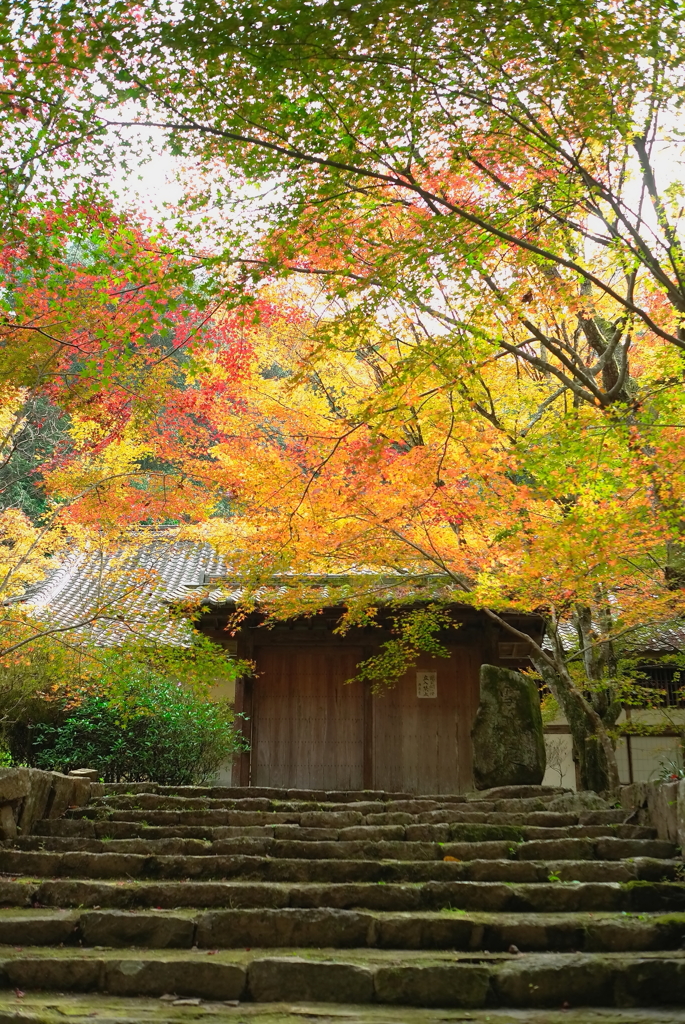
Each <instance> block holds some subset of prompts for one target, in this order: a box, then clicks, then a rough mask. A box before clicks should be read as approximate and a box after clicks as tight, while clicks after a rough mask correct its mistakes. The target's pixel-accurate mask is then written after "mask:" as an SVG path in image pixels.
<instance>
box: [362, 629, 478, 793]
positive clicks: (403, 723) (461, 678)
mask: <svg viewBox="0 0 685 1024" xmlns="http://www.w3.org/2000/svg"><path fill="white" fill-rule="evenodd" d="M450 649H451V655H452V656H451V657H450V658H449V659H443V658H440V659H436V658H430V657H428V656H422V657H421V658H420V659H419V662H418V664H417V667H416V668H415V669H412V670H411V671H409V672H408V673H407V674H406V675H405V676H404V677H403V678H402V679H401V680H400V681H399V682H398V683H397V685H396V686H395V687H393V688H392V689H390V690H387V691H386V692H385V693H384V694H382V695H379V696H376V697H374V699H373V786H374V788H375V789H386V790H394V791H395V792H409V793H459V792H464V791H466V790H468V789H472V788H473V780H472V755H471V724H472V721H473V717H474V715H475V713H476V709H477V707H478V700H479V683H478V665H479V662H478V658H477V652H476V651H474V650H471V649H469V648H466V647H454V648H450ZM422 670H426V671H429V672H436V673H437V696H436V697H419V696H417V678H416V676H417V671H422Z"/></svg>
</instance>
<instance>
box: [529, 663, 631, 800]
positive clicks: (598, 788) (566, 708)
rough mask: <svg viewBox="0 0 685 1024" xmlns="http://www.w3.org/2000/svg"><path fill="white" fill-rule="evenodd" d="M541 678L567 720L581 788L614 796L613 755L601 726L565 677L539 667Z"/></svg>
mask: <svg viewBox="0 0 685 1024" xmlns="http://www.w3.org/2000/svg"><path fill="white" fill-rule="evenodd" d="M536 668H537V669H538V671H539V672H540V674H541V675H542V677H543V679H544V680H545V683H546V684H547V686H548V687H549V688H550V690H551V691H552V693H553V694H554V697H555V698H556V700H557V701H558V702H559V705H560V707H561V709H562V711H563V712H564V715H565V716H566V720H567V721H568V724H569V728H570V730H571V737H572V739H573V752H574V758H575V759H576V760H577V762H578V768H579V772H580V788H581V789H592V790H594V791H595V792H596V793H609V794H612V795H613V794H615V793H617V792H618V788H619V785H620V781H619V777H618V765H617V763H616V752H615V751H614V747H613V744H612V742H611V740H610V738H609V735H608V733H607V731H606V729H605V728H604V723H603V722H602V719H601V718H600V717H599V715H598V714H597V712H596V711H595V709H594V708H593V707H592V706H591V705H590V704H589V703H588V701H586V700H585V698H584V697H583V695H582V693H580V691H579V690H577V689H576V687H575V686H574V685H573V683H572V681H571V680H570V679H566V678H564V676H565V673H563V674H562V673H561V672H558V671H557V672H555V671H553V670H552V669H550V667H549V666H548V665H544V664H538V665H536Z"/></svg>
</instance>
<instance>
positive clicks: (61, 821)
mask: <svg viewBox="0 0 685 1024" xmlns="http://www.w3.org/2000/svg"><path fill="white" fill-rule="evenodd" d="M45 837H63V838H68V837H73V838H83V839H175V838H178V839H204V840H207V841H209V842H214V841H215V840H217V839H239V838H243V837H245V838H255V837H264V838H274V839H302V840H307V841H318V840H322V841H325V842H331V841H337V840H340V839H362V838H365V839H370V840H373V841H381V840H388V839H390V840H409V841H415V842H435V843H444V842H448V841H449V840H450V839H456V840H459V839H462V840H463V841H465V842H468V841H479V840H480V841H487V840H497V839H501V840H511V841H515V842H518V841H519V840H521V839H525V840H533V839H565V838H569V839H576V838H579V839H585V838H591V839H595V838H602V837H607V838H610V837H614V838H619V839H654V838H655V837H656V829H654V828H649V827H647V826H645V825H620V824H607V825H567V826H565V827H564V828H559V827H546V826H539V825H524V826H520V827H515V828H513V827H509V826H507V827H503V826H501V825H489V824H486V825H485V826H483V827H482V828H475V829H472V828H471V827H470V826H465V825H461V824H437V825H353V826H350V827H349V828H344V829H325V828H305V827H303V826H302V825H296V824H281V825H145V824H143V823H142V822H139V821H111V820H107V821H97V820H95V821H94V820H91V819H86V818H79V819H76V820H75V819H70V818H55V819H46V820H44V821H39V822H36V825H35V827H34V829H33V833H32V835H31V836H27V837H24V839H22V838H21V837H20V839H19V841H18V844H17V845H19V846H22V845H25V843H26V842H28V841H29V840H31V841H33V840H35V839H38V838H41V839H42V838H45Z"/></svg>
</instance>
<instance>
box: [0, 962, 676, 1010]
mask: <svg viewBox="0 0 685 1024" xmlns="http://www.w3.org/2000/svg"><path fill="white" fill-rule="evenodd" d="M208 953H210V954H211V956H210V957H208V955H207V954H208ZM0 978H1V979H2V982H3V984H4V986H5V987H7V988H13V989H16V990H20V991H25V990H36V989H43V990H46V989H47V990H51V991H59V992H73V991H96V992H107V993H109V994H111V995H113V996H137V995H145V996H158V997H159V996H162V995H165V994H166V993H175V994H177V995H183V996H189V997H200V998H203V999H213V1000H244V999H248V1000H250V1001H254V1002H275V1001H294V1002H297V1003H300V1004H301V1003H302V1002H303V1001H304V1002H307V1001H322V1002H323V1001H325V1002H329V1003H330V1002H334V1003H346V1004H350V1003H356V1004H368V1003H385V1004H393V1005H395V1006H423V1007H432V1006H435V1007H446V1008H448V1007H459V1008H471V1007H473V1008H479V1007H485V1006H486V1005H487V1006H488V1007H497V1006H505V1007H524V1008H529V1007H554V1008H558V1007H560V1006H563V1005H564V1004H568V1005H569V1006H572V1005H575V1006H578V1005H581V1006H585V1005H586V1006H594V1007H600V1006H607V1007H611V1006H616V1005H618V1006H660V1005H664V1004H666V1005H669V1004H674V1005H676V1006H679V1005H680V1006H682V1004H683V1003H685V953H683V952H682V951H673V952H669V953H668V954H667V955H664V953H663V952H659V953H652V954H650V953H648V952H640V953H599V954H598V953H595V954H587V953H575V954H574V953H528V954H518V955H509V954H506V953H504V954H502V953H500V954H496V953H490V954H486V953H471V954H458V953H455V952H449V953H442V954H440V953H438V952H434V951H425V952H424V951H402V952H401V953H398V952H395V951H389V953H388V951H384V950H369V949H367V948H364V949H360V950H349V951H347V952H345V953H343V952H340V953H337V954H336V953H332V952H331V951H330V950H318V949H307V950H304V951H302V952H300V953H299V954H292V955H284V954H280V955H274V954H273V953H270V951H268V950H250V951H247V952H246V951H239V952H238V951H227V950H218V951H216V952H215V951H214V950H199V949H198V950H197V952H194V951H192V950H191V951H188V952H180V951H179V952H176V951H174V952H170V951H165V950H146V951H144V952H137V953H136V955H135V956H132V955H129V956H126V955H123V956H122V953H121V952H120V951H117V950H96V949H87V948H83V949H75V950H70V949H67V948H65V949H61V950H59V951H56V952H55V951H52V950H49V949H41V948H37V947H30V948H24V949H22V950H16V949H14V948H8V947H4V948H0Z"/></svg>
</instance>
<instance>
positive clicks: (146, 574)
mask: <svg viewBox="0 0 685 1024" xmlns="http://www.w3.org/2000/svg"><path fill="white" fill-rule="evenodd" d="M360 578H365V579H366V584H367V589H368V590H369V591H370V592H372V593H373V594H374V597H375V599H377V600H378V601H379V603H380V602H383V601H391V600H392V598H393V597H401V596H403V597H407V596H416V598H417V599H419V600H420V599H424V600H425V599H436V600H440V599H442V600H449V601H455V600H457V601H458V600H459V592H458V590H456V588H455V585H454V583H453V581H451V580H450V579H449V578H448V577H447V576H444V575H439V574H431V573H428V574H424V575H410V574H401V573H396V574H388V575H380V574H378V573H371V572H368V573H365V572H363V571H362V572H355V573H353V574H348V575H339V574H329V575H319V576H314V575H312V576H310V577H307V578H306V579H307V583H308V586H309V587H310V588H311V589H312V590H315V591H316V595H317V600H321V599H322V598H323V599H324V600H325V599H326V597H327V596H329V595H331V596H332V601H333V602H335V603H340V602H341V600H344V595H345V592H346V590H347V589H348V587H349V588H350V589H351V590H352V589H355V584H357V586H358V584H359V580H360ZM295 582H297V584H298V585H301V584H302V582H303V579H302V577H301V576H299V577H295V576H294V575H293V576H292V577H290V576H289V574H288V573H282V574H280V575H278V576H275V577H272V579H271V580H270V582H269V588H268V589H269V591H270V593H271V594H272V595H274V596H278V595H283V594H285V593H287V592H288V591H289V590H290V589H291V587H292V585H293V584H294V583H295ZM243 594H244V589H243V587H242V586H241V583H240V580H239V579H238V578H237V577H236V576H232V574H231V572H230V567H228V566H227V565H226V563H225V562H224V560H223V559H222V558H221V557H220V556H219V555H218V554H217V553H216V551H215V549H214V548H213V547H212V546H211V545H210V544H206V543H202V542H199V541H191V540H185V541H184V540H175V539H174V538H173V537H170V536H157V537H155V538H153V539H152V540H149V541H148V542H146V543H142V544H141V545H140V546H139V547H137V548H129V549H127V550H126V551H125V552H123V553H116V554H102V553H101V552H98V551H92V552H77V553H74V554H73V555H71V556H69V557H68V558H67V559H66V560H65V561H64V562H63V563H62V564H61V565H60V566H59V567H58V568H57V569H55V571H54V572H53V573H51V575H50V576H48V578H47V579H46V580H44V581H43V582H42V583H39V584H34V585H33V586H32V587H31V588H30V590H29V591H27V593H26V594H25V595H24V598H23V603H24V605H25V607H26V608H27V609H29V610H30V611H31V612H32V613H33V614H34V615H35V616H36V618H38V619H39V620H40V621H41V622H44V623H46V624H48V625H49V626H50V627H51V628H54V627H58V628H72V629H74V630H76V631H77V632H78V634H79V635H80V636H81V637H82V638H83V639H84V640H87V641H88V642H89V643H95V644H97V645H103V646H109V645H112V644H117V643H120V642H122V640H124V639H128V638H131V637H132V636H133V635H137V636H139V637H145V638H148V639H151V640H154V641H156V642H162V643H173V644H182V643H187V641H188V637H189V635H190V633H189V631H190V628H191V627H190V625H189V623H188V622H187V621H185V620H183V619H178V618H172V617H170V616H169V606H170V605H171V604H173V603H175V602H181V601H183V600H187V599H188V598H193V599H195V600H199V601H202V602H204V603H207V604H209V605H214V606H217V605H222V604H226V603H231V602H237V601H239V600H240V598H241V597H242V596H243ZM341 595H342V598H341ZM560 633H561V636H562V641H563V643H564V646H565V647H566V648H567V650H568V649H571V648H573V647H576V646H577V642H578V640H577V634H576V631H575V629H573V627H572V626H571V625H570V623H563V624H562V625H561V626H560ZM548 645H549V640H546V641H545V646H548ZM622 647H623V650H624V651H626V653H631V652H632V653H634V654H637V653H641V652H645V653H647V652H649V653H652V654H655V655H660V654H668V653H675V652H678V651H683V650H685V625H681V624H680V623H664V624H663V625H658V626H650V627H644V628H642V629H640V630H636V631H635V633H633V634H630V635H627V636H626V637H625V638H624V640H623V644H622Z"/></svg>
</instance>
